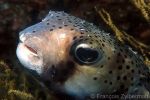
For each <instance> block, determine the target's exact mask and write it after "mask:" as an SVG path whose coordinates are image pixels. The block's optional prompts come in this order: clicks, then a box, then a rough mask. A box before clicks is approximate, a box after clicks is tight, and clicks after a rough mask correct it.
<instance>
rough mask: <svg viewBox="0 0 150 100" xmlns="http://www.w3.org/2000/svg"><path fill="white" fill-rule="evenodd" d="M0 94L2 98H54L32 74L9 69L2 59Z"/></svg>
mask: <svg viewBox="0 0 150 100" xmlns="http://www.w3.org/2000/svg"><path fill="white" fill-rule="evenodd" d="M17 72H18V73H17ZM0 94H1V96H0V99H3V100H40V99H42V100H43V98H45V99H46V100H49V99H52V100H55V98H54V97H53V96H52V95H51V92H50V91H49V90H48V89H47V88H46V87H44V86H42V85H41V84H40V83H39V82H38V80H36V79H35V78H34V77H33V76H32V75H30V74H27V73H25V72H23V71H20V70H18V71H17V70H15V69H11V68H10V67H9V66H8V65H7V64H6V63H5V62H4V61H3V60H1V61H0Z"/></svg>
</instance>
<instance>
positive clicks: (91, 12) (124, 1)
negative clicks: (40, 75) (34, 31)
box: [0, 0, 150, 100]
mask: <svg viewBox="0 0 150 100" xmlns="http://www.w3.org/2000/svg"><path fill="white" fill-rule="evenodd" d="M138 2H141V4H142V2H144V4H145V5H146V6H140V5H138V4H137V3H138ZM144 7H145V8H144ZM101 9H105V11H107V13H109V15H110V16H111V19H112V21H113V23H114V24H115V25H116V26H117V28H118V29H119V30H122V31H124V32H126V33H127V34H128V35H130V36H133V37H134V38H135V39H136V40H137V41H140V42H142V43H144V44H146V45H150V0H145V1H144V0H0V100H1V99H3V100H4V99H5V100H57V97H55V96H53V93H52V91H50V90H48V89H47V88H46V87H44V86H43V85H41V83H40V82H38V80H36V79H35V78H34V77H32V76H31V75H30V74H29V73H28V72H27V71H25V70H24V69H23V68H22V66H21V64H20V63H19V61H18V59H17V57H16V47H17V43H18V41H19V40H18V35H19V34H18V33H19V31H21V30H23V29H24V28H26V27H28V26H30V25H33V24H35V23H37V22H39V21H41V19H42V18H44V17H45V16H46V15H47V14H48V12H49V10H54V11H65V12H67V13H69V14H72V15H74V16H77V17H80V18H82V19H85V20H87V21H89V22H92V23H94V24H95V25H98V26H99V25H100V26H103V27H105V28H106V29H105V30H107V31H108V32H110V33H113V31H112V29H111V28H110V26H109V25H108V24H106V22H105V21H104V20H103V18H102V16H100V14H99V13H98V12H99V11H100V10H101ZM144 9H145V10H144ZM124 38H125V37H124ZM149 52H150V49H149V50H147V53H146V55H145V56H147V57H148V58H149V55H150V54H148V53H149Z"/></svg>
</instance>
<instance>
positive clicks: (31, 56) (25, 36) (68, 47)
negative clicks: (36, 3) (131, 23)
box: [17, 11, 149, 99]
mask: <svg viewBox="0 0 150 100" xmlns="http://www.w3.org/2000/svg"><path fill="white" fill-rule="evenodd" d="M19 35H20V41H21V42H20V43H19V44H18V48H17V56H18V58H19V60H20V62H21V63H22V64H23V65H24V66H25V68H27V69H30V70H34V71H35V72H36V73H37V74H38V75H39V76H41V81H43V82H45V84H46V85H47V86H48V87H49V88H50V89H52V90H54V91H56V92H58V93H63V94H67V95H70V96H73V97H74V98H77V99H86V98H89V99H92V98H90V95H91V94H99V95H101V94H122V93H123V94H141V95H147V94H148V95H149V86H148V84H149V70H148V68H147V66H145V64H144V63H143V60H142V58H141V57H140V56H139V55H137V54H136V53H135V52H133V51H132V50H131V48H130V47H128V46H126V45H123V44H121V43H120V42H119V41H118V40H117V39H116V38H115V37H113V36H111V35H109V33H107V32H105V31H103V29H102V28H98V27H96V26H94V25H93V24H92V23H89V22H86V21H84V20H82V19H79V18H76V17H74V16H71V15H69V14H66V13H64V12H54V11H50V12H49V14H48V15H47V16H46V17H45V18H44V19H43V20H42V21H41V22H39V23H37V24H35V25H33V26H31V27H29V28H26V29H25V30H23V31H21V32H20V34H19ZM80 44H83V46H85V47H86V46H88V48H92V49H94V50H95V51H96V53H98V56H97V55H95V57H97V59H96V60H95V62H92V63H87V64H85V63H82V62H80V61H79V60H78V58H76V57H75V49H76V48H77V47H78V45H80ZM81 46H82V45H81ZM95 51H94V52H95ZM81 55H82V54H81ZM93 59H94V58H93Z"/></svg>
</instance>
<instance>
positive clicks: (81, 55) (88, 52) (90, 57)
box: [76, 47, 99, 63]
mask: <svg viewBox="0 0 150 100" xmlns="http://www.w3.org/2000/svg"><path fill="white" fill-rule="evenodd" d="M76 56H77V59H78V60H80V61H81V62H83V63H92V62H94V61H96V60H97V58H98V56H99V53H98V51H97V50H94V49H91V48H83V47H80V48H78V49H77V51H76Z"/></svg>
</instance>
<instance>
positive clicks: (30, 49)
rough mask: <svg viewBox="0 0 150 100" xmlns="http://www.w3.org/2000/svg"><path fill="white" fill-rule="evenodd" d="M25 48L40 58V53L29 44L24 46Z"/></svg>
mask: <svg viewBox="0 0 150 100" xmlns="http://www.w3.org/2000/svg"><path fill="white" fill-rule="evenodd" d="M24 47H25V48H26V49H27V50H28V51H29V52H30V53H31V54H32V55H34V56H38V52H37V50H36V49H35V48H33V47H31V46H29V45H27V44H24Z"/></svg>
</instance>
